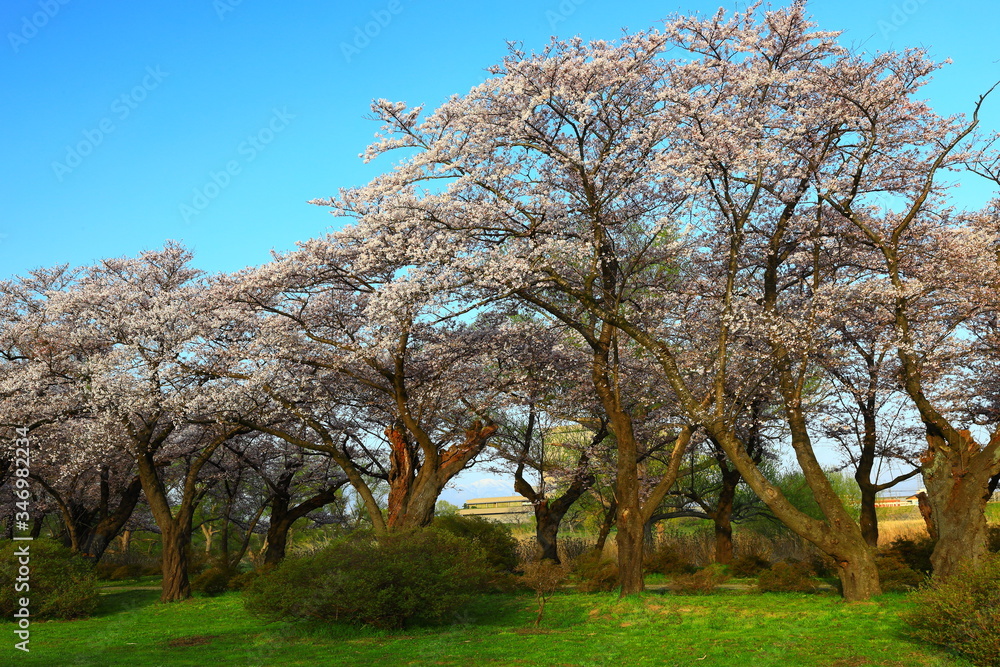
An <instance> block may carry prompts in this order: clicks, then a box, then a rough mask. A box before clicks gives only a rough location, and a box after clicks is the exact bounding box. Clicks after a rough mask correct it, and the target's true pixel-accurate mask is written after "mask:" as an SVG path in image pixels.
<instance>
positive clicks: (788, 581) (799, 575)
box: [757, 560, 816, 593]
mask: <svg viewBox="0 0 1000 667" xmlns="http://www.w3.org/2000/svg"><path fill="white" fill-rule="evenodd" d="M813 574H814V573H813V571H812V570H811V569H810V568H809V566H808V565H806V564H805V563H801V562H799V561H792V560H789V561H782V562H780V563H775V564H774V565H773V566H771V569H770V570H764V571H763V572H761V573H760V577H758V579H757V587H758V588H759V589H760V591H761V592H762V593H814V592H815V591H816V582H815V580H813Z"/></svg>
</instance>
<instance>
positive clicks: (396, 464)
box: [385, 415, 497, 530]
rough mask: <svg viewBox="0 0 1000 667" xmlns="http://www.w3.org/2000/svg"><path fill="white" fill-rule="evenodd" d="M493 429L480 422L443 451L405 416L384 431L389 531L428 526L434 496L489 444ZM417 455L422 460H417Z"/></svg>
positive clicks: (387, 523) (412, 420) (432, 509)
mask: <svg viewBox="0 0 1000 667" xmlns="http://www.w3.org/2000/svg"><path fill="white" fill-rule="evenodd" d="M496 430H497V427H496V425H494V424H486V425H484V424H483V423H482V422H480V421H476V422H474V423H473V424H472V426H471V428H469V429H468V430H466V432H465V439H464V441H462V442H459V443H456V444H454V445H452V446H451V447H449V448H448V449H446V450H444V451H440V450H439V448H438V447H437V446H436V445H435V444H434V443H432V442H431V440H430V436H428V434H427V433H425V432H424V431H423V430H422V428H421V426H420V424H419V423H417V422H416V420H414V419H412V418H410V417H409V416H408V415H407V416H405V417H403V418H401V419H400V420H399V422H397V423H396V424H395V425H393V426H390V427H389V428H387V429H386V430H385V434H386V438H387V439H388V440H389V445H390V448H391V453H390V456H389V462H390V468H389V510H388V514H389V518H388V521H387V522H386V525H387V527H388V528H389V530H410V529H413V528H423V527H425V526H428V525H430V523H431V521H433V519H434V508H435V506H436V505H437V499H438V496H440V495H441V491H442V489H444V487H445V485H446V484H447V483H448V482H449V481H451V479H452V478H453V477H454V476H455V475H457V474H458V473H460V472H461V471H462V470H463V469H464V468H465V466H466V464H467V463H469V462H470V461H471V460H472V459H473V458H474V457H475V456H477V455H478V454H479V453H480V452H481V451H482V450H483V449H484V448H485V447H486V444H487V443H488V442H489V439H490V436H492V435H493V434H494V433H495V432H496ZM411 437H412V439H414V440H416V441H417V443H418V444H419V451H420V452H422V453H423V460H418V447H417V446H416V445H414V444H413V442H412V440H411Z"/></svg>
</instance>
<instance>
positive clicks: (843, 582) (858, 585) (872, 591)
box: [836, 544, 882, 602]
mask: <svg viewBox="0 0 1000 667" xmlns="http://www.w3.org/2000/svg"><path fill="white" fill-rule="evenodd" d="M874 555H875V552H874V549H872V548H871V547H869V546H868V545H867V544H863V545H859V547H858V548H856V549H854V550H851V549H849V548H848V549H846V550H845V553H843V554H841V555H840V556H839V557H838V558H836V560H837V575H838V576H839V577H840V588H841V595H842V596H843V597H844V599H845V600H846V601H848V602H857V601H862V600H867V599H869V598H871V597H872V596H875V595H879V594H881V593H882V587H881V584H880V583H879V578H878V568H876V566H875V559H874Z"/></svg>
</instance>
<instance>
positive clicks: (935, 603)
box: [903, 554, 1000, 667]
mask: <svg viewBox="0 0 1000 667" xmlns="http://www.w3.org/2000/svg"><path fill="white" fill-rule="evenodd" d="M910 599H911V600H912V602H913V603H914V604H913V607H912V608H911V609H910V610H908V611H906V612H904V613H903V620H904V621H906V623H908V624H909V625H910V626H911V627H912V628H913V635H914V636H915V637H917V638H918V639H922V640H923V641H926V642H929V643H932V644H938V645H940V646H945V647H947V648H950V649H952V650H953V651H956V652H957V653H960V654H962V655H964V656H965V657H967V658H968V659H969V660H971V661H972V662H973V663H975V664H976V665H982V666H986V667H997V666H1000V632H998V631H997V628H1000V555H994V554H991V555H990V556H989V557H988V558H987V559H986V561H985V562H984V563H983V564H982V565H981V566H980V567H978V568H972V567H969V566H966V567H965V568H964V569H963V571H962V572H961V573H959V574H957V575H955V576H953V577H949V578H948V579H944V580H938V579H935V580H932V581H931V582H930V584H928V585H927V586H925V587H924V588H923V589H921V590H920V591H918V592H916V593H914V594H913V596H912V597H911V598H910Z"/></svg>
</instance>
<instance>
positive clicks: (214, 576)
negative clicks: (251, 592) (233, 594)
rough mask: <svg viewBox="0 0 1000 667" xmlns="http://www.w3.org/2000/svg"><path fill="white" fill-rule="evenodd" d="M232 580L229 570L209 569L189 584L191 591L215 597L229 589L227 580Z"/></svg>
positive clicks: (216, 567)
mask: <svg viewBox="0 0 1000 667" xmlns="http://www.w3.org/2000/svg"><path fill="white" fill-rule="evenodd" d="M232 578H233V573H232V571H231V570H227V569H225V568H223V567H218V566H215V567H210V568H208V569H207V570H205V571H204V572H202V573H201V574H199V575H198V576H197V577H195V578H194V581H192V582H191V590H193V591H196V592H198V593H204V594H205V595H207V596H208V597H215V596H216V595H221V594H222V593H225V592H226V590H228V588H229V580H230V579H232Z"/></svg>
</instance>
